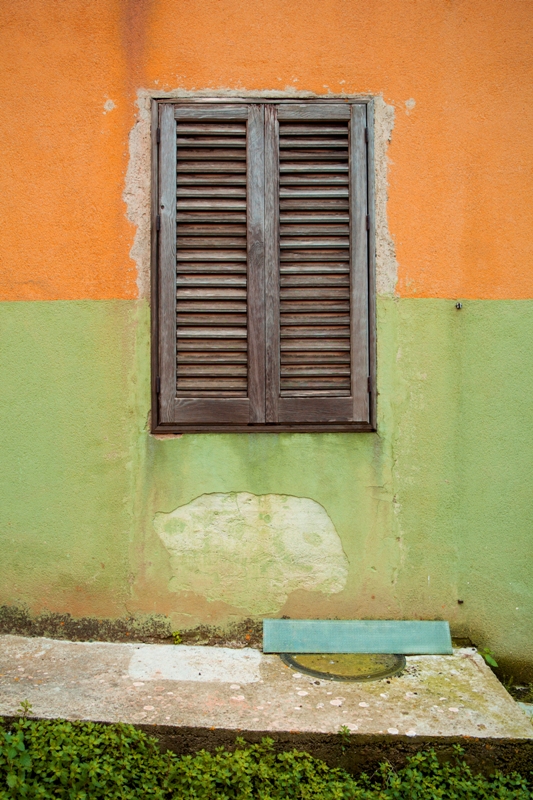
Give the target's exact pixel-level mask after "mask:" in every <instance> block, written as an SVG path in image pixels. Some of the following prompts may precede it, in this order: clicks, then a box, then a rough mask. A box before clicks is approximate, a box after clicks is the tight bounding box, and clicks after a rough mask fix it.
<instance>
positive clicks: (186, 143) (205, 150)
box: [159, 104, 264, 427]
mask: <svg viewBox="0 0 533 800" xmlns="http://www.w3.org/2000/svg"><path fill="white" fill-rule="evenodd" d="M160 127H161V137H160V138H161V144H160V177H159V185H160V216H161V226H160V228H161V229H160V245H159V263H160V303H159V309H160V315H159V327H160V368H161V372H162V374H161V390H160V419H161V422H162V423H163V424H164V423H174V424H183V425H188V424H189V425H194V426H195V427H198V426H201V425H204V424H205V425H213V424H233V425H238V424H241V425H242V424H250V423H257V422H263V421H264V288H263V283H264V277H263V276H264V244H263V242H264V231H263V226H264V185H263V184H264V162H263V156H264V131H263V110H262V108H261V107H260V106H257V105H250V106H234V107H231V106H211V107H209V106H207V107H206V106H192V107H187V106H173V105H171V104H167V105H163V106H162V111H161V121H160Z"/></svg>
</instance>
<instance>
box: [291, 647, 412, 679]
mask: <svg viewBox="0 0 533 800" xmlns="http://www.w3.org/2000/svg"><path fill="white" fill-rule="evenodd" d="M280 658H281V660H282V661H283V662H284V663H285V664H287V666H289V667H291V668H292V669H296V670H298V671H299V672H303V673H305V674H306V675H312V676H313V677H314V678H322V680H328V681H379V680H382V679H383V678H390V677H392V676H393V675H398V674H399V673H400V672H401V671H402V670H403V669H404V668H405V656H400V655H395V654H389V653H302V654H300V655H297V654H293V655H289V653H281V655H280Z"/></svg>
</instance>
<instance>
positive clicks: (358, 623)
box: [263, 619, 453, 655]
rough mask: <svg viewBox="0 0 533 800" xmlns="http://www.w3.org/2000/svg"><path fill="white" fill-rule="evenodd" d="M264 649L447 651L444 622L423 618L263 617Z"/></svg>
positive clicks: (448, 638)
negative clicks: (338, 618)
mask: <svg viewBox="0 0 533 800" xmlns="http://www.w3.org/2000/svg"><path fill="white" fill-rule="evenodd" d="M263 652H265V653H400V654H404V655H440V654H443V655H451V654H452V652H453V650H452V640H451V636H450V627H449V625H448V623H447V622H441V621H425V620H369V619H363V620H317V619H265V620H263Z"/></svg>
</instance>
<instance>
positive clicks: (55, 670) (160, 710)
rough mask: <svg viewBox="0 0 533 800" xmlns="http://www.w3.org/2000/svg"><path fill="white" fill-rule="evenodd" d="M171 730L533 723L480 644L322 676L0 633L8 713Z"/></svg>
mask: <svg viewBox="0 0 533 800" xmlns="http://www.w3.org/2000/svg"><path fill="white" fill-rule="evenodd" d="M24 700H27V701H29V702H30V703H31V706H32V711H31V715H33V716H36V717H41V718H57V717H62V718H66V719H85V720H98V721H102V722H118V721H122V722H130V723H134V724H137V725H139V724H142V725H143V727H144V726H146V725H155V726H164V727H166V728H170V727H171V728H176V729H178V728H184V729H185V728H187V729H195V728H198V729H200V728H201V729H204V730H209V729H211V730H212V729H224V730H226V731H240V732H242V733H245V732H254V731H255V732H262V733H265V734H266V733H270V734H275V733H279V732H299V733H304V732H307V733H315V734H338V732H339V730H340V728H341V727H346V728H348V729H349V730H350V731H351V732H353V733H354V734H356V735H355V736H354V737H353V738H354V740H357V738H358V736H360V735H361V736H364V737H368V736H387V737H389V738H390V737H398V738H400V737H410V738H412V739H413V740H415V739H416V738H417V737H424V738H427V737H443V738H453V737H475V738H477V739H498V740H533V725H532V723H531V721H530V719H529V718H528V716H527V715H526V714H525V713H524V711H523V710H522V709H521V708H520V707H519V706H518V704H517V703H516V702H515V701H514V700H513V699H512V697H511V696H510V695H509V694H508V693H507V692H506V690H505V689H504V688H503V686H502V685H501V684H500V683H499V681H498V680H497V678H496V677H495V676H494V675H493V674H492V672H491V671H490V669H489V668H488V667H487V665H486V664H485V662H484V661H483V659H482V658H481V656H479V655H478V654H477V652H476V651H475V650H474V649H472V648H462V649H456V650H455V651H454V654H453V656H411V657H408V658H407V668H406V670H405V671H404V673H403V674H402V675H400V676H398V677H395V678H388V679H385V680H381V681H377V682H371V683H347V682H343V683H341V682H335V681H326V680H318V679H315V678H312V677H309V676H306V675H302V674H299V673H297V672H294V671H293V670H291V669H290V668H289V667H287V666H285V665H284V664H283V663H282V662H281V660H280V659H279V658H278V657H277V656H274V655H264V654H263V653H261V652H259V651H258V650H254V649H251V648H246V649H242V650H233V649H229V648H222V647H198V646H187V645H157V644H153V645H152V644H140V643H137V644H136V643H128V644H115V643H104V642H68V641H60V640H53V639H44V638H25V637H21V636H10V635H6V636H0V716H13V715H15V714H16V712H17V709H18V707H19V706H20V703H21V702H22V701H24Z"/></svg>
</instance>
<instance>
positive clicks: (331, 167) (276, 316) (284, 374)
mask: <svg viewBox="0 0 533 800" xmlns="http://www.w3.org/2000/svg"><path fill="white" fill-rule="evenodd" d="M280 108H281V107H280ZM302 108H303V110H302V112H301V118H299V115H300V112H299V111H298V109H297V108H292V109H291V108H290V107H289V108H286V107H283V109H282V111H283V113H281V111H280V113H279V116H278V119H277V120H275V119H271V120H270V131H271V138H272V142H273V144H272V146H271V148H270V153H269V157H270V163H271V164H272V168H273V169H275V170H276V174H277V178H276V180H274V181H271V183H270V202H271V204H272V205H273V206H274V208H275V213H276V215H277V218H278V220H279V227H278V229H277V234H276V243H275V247H273V254H272V255H273V258H275V260H276V263H277V267H274V266H273V265H272V264H271V266H270V282H271V285H272V288H273V290H274V292H275V294H276V296H275V298H274V299H273V300H269V299H268V297H267V302H270V306H271V313H270V315H269V316H268V317H267V319H270V320H271V327H270V333H269V335H270V337H271V338H272V339H273V340H274V343H273V345H272V347H271V351H272V352H273V353H274V356H273V359H272V364H271V365H270V371H269V392H270V397H269V413H270V415H271V419H272V420H273V421H276V422H278V423H305V422H309V423H312V422H316V421H318V420H320V421H321V422H324V423H326V422H351V421H354V420H355V419H358V417H357V414H358V413H359V412H360V408H356V403H355V402H354V386H355V385H356V383H357V386H358V388H360V387H359V382H360V380H361V375H360V374H357V375H356V372H357V370H356V369H354V364H355V361H354V355H353V354H354V350H355V349H356V348H357V347H361V344H362V345H363V347H367V343H366V342H361V336H359V337H357V336H356V335H354V333H357V332H356V331H355V329H354V302H353V290H354V273H355V271H356V270H357V269H358V268H361V265H360V264H357V265H355V261H354V253H355V251H354V231H355V229H354V225H353V208H354V197H353V193H354V181H353V169H354V159H353V147H352V140H353V136H354V129H353V128H354V126H353V123H352V118H351V112H350V110H346V109H345V108H342V107H338V111H336V112H334V113H336V114H337V118H336V119H332V120H328V119H324V114H325V113H326V112H325V111H324V107H323V106H322V107H320V109H319V110H318V111H317V119H314V120H313V119H310V117H311V116H312V114H313V107H312V106H311V105H309V106H306V107H302ZM317 108H318V107H317ZM272 116H273V115H272ZM357 134H358V135H362V134H363V131H361V130H358V131H357ZM267 191H268V189H267ZM360 200H361V198H358V201H359V202H360ZM365 202H366V197H365ZM360 233H361V232H360V231H359V230H357V235H360ZM365 235H366V233H365ZM364 268H365V269H366V264H365V265H364ZM275 271H277V276H276V275H273V273H274V272H275ZM359 333H360V331H359ZM356 366H357V365H356ZM356 379H357V380H356ZM365 380H366V379H365ZM365 388H366V387H365Z"/></svg>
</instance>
